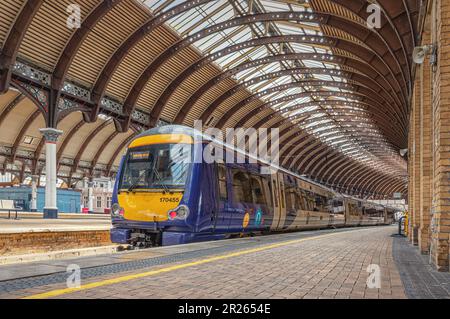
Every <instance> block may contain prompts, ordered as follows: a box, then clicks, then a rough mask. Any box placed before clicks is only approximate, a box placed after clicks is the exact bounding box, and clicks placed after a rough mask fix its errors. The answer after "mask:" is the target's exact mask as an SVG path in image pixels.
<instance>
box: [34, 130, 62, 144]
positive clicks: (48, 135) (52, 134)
mask: <svg viewBox="0 0 450 319" xmlns="http://www.w3.org/2000/svg"><path fill="white" fill-rule="evenodd" d="M39 132H41V134H42V135H43V136H44V138H45V141H46V142H56V141H57V140H58V137H59V136H60V135H61V134H62V133H63V131H61V130H57V129H55V128H51V127H46V128H41V129H39Z"/></svg>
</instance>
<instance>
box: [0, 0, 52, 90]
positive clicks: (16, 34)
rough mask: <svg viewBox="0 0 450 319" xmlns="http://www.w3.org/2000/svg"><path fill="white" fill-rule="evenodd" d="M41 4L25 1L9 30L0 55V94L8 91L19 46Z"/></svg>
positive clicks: (41, 0)
mask: <svg viewBox="0 0 450 319" xmlns="http://www.w3.org/2000/svg"><path fill="white" fill-rule="evenodd" d="M43 2H44V1H43V0H27V1H26V2H25V4H24V5H23V6H22V9H21V10H20V13H19V14H18V15H17V18H16V19H15V21H14V24H13V26H12V28H11V29H10V30H9V33H8V36H7V38H6V40H5V42H4V44H3V47H2V50H1V54H0V94H3V93H6V92H7V91H8V89H9V85H10V82H11V74H12V70H13V67H14V63H15V62H16V57H17V53H18V52H19V48H20V44H21V43H22V40H23V37H24V36H25V33H26V32H27V31H28V26H29V25H30V23H31V21H32V20H33V18H34V16H35V15H36V13H37V12H38V10H39V8H40V7H41V5H42V3H43Z"/></svg>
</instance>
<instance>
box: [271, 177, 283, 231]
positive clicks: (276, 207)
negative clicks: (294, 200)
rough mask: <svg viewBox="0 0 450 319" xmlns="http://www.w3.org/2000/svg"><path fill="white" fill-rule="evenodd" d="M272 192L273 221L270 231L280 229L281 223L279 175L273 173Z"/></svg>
mask: <svg viewBox="0 0 450 319" xmlns="http://www.w3.org/2000/svg"><path fill="white" fill-rule="evenodd" d="M270 191H271V192H272V201H273V219H272V225H271V226H270V230H276V229H277V227H278V222H279V221H280V211H281V208H280V196H279V187H278V173H273V174H271V175H270Z"/></svg>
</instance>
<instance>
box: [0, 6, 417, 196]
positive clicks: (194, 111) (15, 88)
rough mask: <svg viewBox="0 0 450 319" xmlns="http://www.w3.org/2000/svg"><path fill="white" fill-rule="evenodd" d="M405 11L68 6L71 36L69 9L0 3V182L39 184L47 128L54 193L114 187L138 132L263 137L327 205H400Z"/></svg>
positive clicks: (409, 12)
mask: <svg viewBox="0 0 450 319" xmlns="http://www.w3.org/2000/svg"><path fill="white" fill-rule="evenodd" d="M420 2H421V1H419V0H404V1H392V0H382V1H381V0H380V1H365V0H364V1H363V0H352V1H348V0H333V1H331V0H309V1H308V0H305V1H301V0H297V1H294V0H287V1H274V0H234V1H233V0H228V1H227V0H215V1H206V0H194V1H182V0H175V1H170V0H147V1H137V0H121V1H120V0H109V1H108V0H105V1H98V0H82V1H75V4H76V5H78V7H79V8H80V15H81V19H80V22H81V25H80V28H73V29H71V28H68V22H67V19H68V16H69V15H70V14H71V10H75V13H76V7H75V9H74V7H69V6H70V5H71V4H73V3H74V1H73V0H59V1H56V0H51V1H42V0H36V1H31V0H28V1H24V0H4V1H2V2H1V3H0V46H1V49H2V51H1V52H2V54H1V56H0V68H1V72H2V73H1V78H0V89H1V90H2V91H3V92H5V94H4V95H1V96H0V110H1V112H2V113H1V115H0V130H1V132H2V134H1V136H0V155H1V157H2V159H3V163H2V169H3V171H5V172H6V171H11V172H14V173H16V174H18V175H20V176H21V177H22V178H23V179H25V178H26V176H28V175H30V174H40V173H43V170H45V165H44V162H43V160H44V155H43V154H42V152H43V147H42V146H43V141H42V137H41V136H40V133H39V131H38V129H39V128H42V127H46V126H51V127H57V128H58V129H61V130H63V131H64V134H63V135H62V137H61V138H60V140H59V141H58V161H59V167H58V175H59V177H60V178H62V179H64V180H65V181H66V182H67V185H73V184H74V183H76V182H77V181H78V180H80V179H82V178H85V177H90V176H99V175H114V174H115V172H116V170H117V166H118V161H119V158H120V155H121V154H122V153H123V150H124V147H125V146H126V144H127V143H128V142H129V141H130V139H131V138H132V137H133V136H135V135H136V134H138V133H139V132H140V131H142V130H145V129H148V128H151V127H154V126H157V125H165V124H167V123H176V124H185V125H189V126H192V125H193V124H194V121H195V120H202V123H203V126H204V127H217V128H220V129H225V128H227V127H253V128H261V127H266V128H279V129H280V163H281V164H282V166H284V167H286V168H288V169H291V170H293V171H294V172H298V173H299V174H301V175H305V176H308V177H310V178H311V179H314V180H315V181H317V182H320V183H322V184H325V185H327V186H329V187H332V188H334V189H336V190H337V191H341V192H345V193H349V194H354V195H360V196H364V197H370V198H386V197H392V194H393V193H394V192H401V193H404V194H406V189H407V169H406V161H405V160H404V158H402V157H401V155H400V152H399V151H400V150H401V149H405V148H407V147H408V145H407V128H408V125H409V123H408V120H407V118H408V116H407V115H408V112H409V110H410V100H411V92H412V74H414V73H413V72H414V65H413V62H412V60H411V57H412V50H413V48H414V46H415V45H416V44H417V43H418V42H419V39H418V38H417V35H418V34H420V30H421V27H422V22H423V21H422V20H423V12H421V10H422V9H423V8H422V7H423V6H420ZM67 8H69V10H66V9H67ZM378 12H379V14H380V15H379V17H380V19H379V21H378V20H377V19H376V18H377V13H378ZM72 14H73V11H72ZM69 20H70V19H69ZM69 22H71V23H72V24H73V22H74V21H72V20H70V21H69ZM75 22H76V21H75ZM377 22H378V23H379V25H376V24H377ZM374 23H375V25H373V24H374ZM69 25H70V23H69Z"/></svg>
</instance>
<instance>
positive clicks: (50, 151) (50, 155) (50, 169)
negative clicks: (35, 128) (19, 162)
mask: <svg viewBox="0 0 450 319" xmlns="http://www.w3.org/2000/svg"><path fill="white" fill-rule="evenodd" d="M39 131H40V132H41V133H42V135H43V136H44V138H45V178H46V182H45V206H44V218H58V206H57V203H56V192H57V189H56V180H57V176H56V175H57V172H56V166H57V165H56V164H57V163H56V142H57V141H58V137H59V136H60V135H61V134H62V133H63V132H62V131H60V130H57V129H54V128H43V129H40V130H39Z"/></svg>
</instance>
